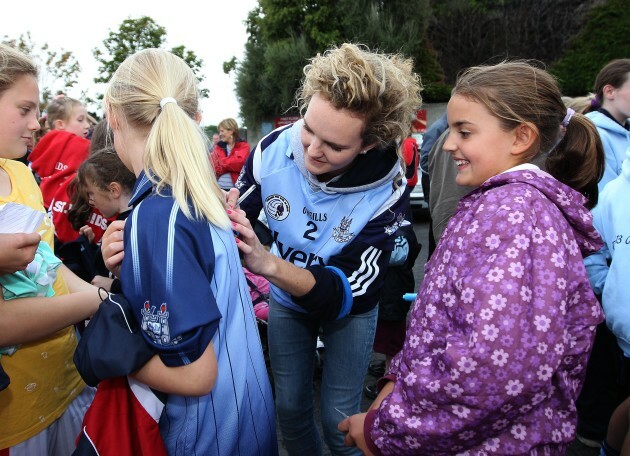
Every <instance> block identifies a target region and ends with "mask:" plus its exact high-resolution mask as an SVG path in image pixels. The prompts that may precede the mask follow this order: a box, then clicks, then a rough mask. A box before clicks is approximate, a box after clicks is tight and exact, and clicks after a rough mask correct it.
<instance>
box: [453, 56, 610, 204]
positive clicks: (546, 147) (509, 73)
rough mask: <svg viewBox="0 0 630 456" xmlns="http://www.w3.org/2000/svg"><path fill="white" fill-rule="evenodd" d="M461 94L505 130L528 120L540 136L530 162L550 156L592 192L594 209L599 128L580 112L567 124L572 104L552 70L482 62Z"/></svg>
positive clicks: (568, 178) (461, 84) (576, 184)
mask: <svg viewBox="0 0 630 456" xmlns="http://www.w3.org/2000/svg"><path fill="white" fill-rule="evenodd" d="M455 94H457V95H461V96H464V97H466V98H469V99H471V100H474V101H476V102H479V103H482V104H483V105H484V106H485V107H486V108H487V109H488V110H489V111H490V113H492V114H493V115H494V116H495V117H497V118H498V119H499V123H500V125H501V128H503V129H504V130H505V131H511V130H513V129H514V128H516V127H517V126H518V125H520V124H523V123H527V124H529V125H531V126H533V127H534V128H535V130H536V133H537V140H536V142H535V143H534V144H533V145H532V147H531V149H530V150H529V153H528V154H526V157H525V159H526V161H531V160H533V159H534V158H536V157H537V156H538V155H539V154H541V153H545V154H547V157H546V160H545V168H546V170H547V171H548V172H549V173H550V174H551V175H552V176H554V177H555V178H556V179H558V180H559V181H560V182H563V183H565V184H566V185H568V186H570V187H572V188H574V189H575V190H577V191H579V192H581V193H582V194H583V195H584V196H586V197H587V199H588V203H587V206H588V207H589V208H592V207H594V206H595V205H596V204H597V198H598V192H597V182H598V181H599V180H600V179H601V177H602V175H603V173H604V149H603V147H602V144H601V141H600V139H599V135H598V133H597V129H596V128H595V126H594V125H593V123H592V122H591V121H590V120H589V119H587V118H586V117H585V116H584V115H582V114H579V113H575V114H573V115H572V117H570V121H569V122H568V123H567V124H566V126H563V125H562V124H563V122H564V121H565V119H566V118H567V108H566V107H565V105H564V103H563V102H562V95H561V93H560V88H559V87H558V83H557V82H556V80H555V79H554V78H553V77H552V76H551V75H550V74H549V73H547V72H546V71H545V70H543V69H541V68H538V67H536V66H535V65H533V64H532V63H530V62H526V61H511V62H507V61H506V62H502V63H499V64H497V65H489V66H476V67H472V68H469V69H467V70H466V71H464V73H463V74H462V75H461V76H460V77H459V79H458V81H457V84H456V85H455V88H454V89H453V95H455Z"/></svg>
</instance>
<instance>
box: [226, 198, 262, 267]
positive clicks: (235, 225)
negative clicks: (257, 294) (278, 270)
mask: <svg viewBox="0 0 630 456" xmlns="http://www.w3.org/2000/svg"><path fill="white" fill-rule="evenodd" d="M227 214H228V217H229V218H230V221H231V222H232V230H234V234H235V236H236V246H237V247H238V249H239V250H240V251H241V252H242V254H243V259H244V260H245V266H247V269H249V270H250V271H252V272H253V273H255V274H262V275H264V274H265V273H266V272H267V271H266V270H265V269H266V267H268V266H270V265H271V263H272V261H270V260H273V258H269V256H270V255H271V254H270V253H269V252H268V251H267V249H265V247H264V246H263V245H262V244H261V243H260V241H259V240H258V236H256V233H255V232H254V229H253V228H252V225H251V223H249V220H248V219H247V217H245V212H244V211H242V210H241V209H238V208H237V209H228V210H227Z"/></svg>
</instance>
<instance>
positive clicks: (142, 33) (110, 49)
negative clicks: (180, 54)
mask: <svg viewBox="0 0 630 456" xmlns="http://www.w3.org/2000/svg"><path fill="white" fill-rule="evenodd" d="M164 41H166V29H165V28H164V27H161V26H159V25H158V24H156V23H155V21H154V20H153V19H151V18H150V17H147V16H142V17H140V18H138V19H131V18H129V19H125V20H124V21H123V22H122V24H120V26H119V28H118V30H117V31H112V30H110V31H109V35H108V36H107V38H106V39H105V40H103V46H104V48H105V50H102V49H100V48H95V49H93V50H92V54H93V55H94V58H95V59H96V60H97V61H98V62H99V63H100V67H99V69H98V71H99V73H100V76H98V77H96V78H95V79H94V82H97V83H98V82H108V81H109V80H110V79H111V77H112V76H113V74H114V72H115V71H116V69H117V68H118V67H119V66H120V64H121V63H122V62H123V61H124V60H125V59H126V58H127V57H128V56H130V55H132V54H134V53H135V52H137V51H139V50H141V49H148V48H159V47H161V46H162V45H163V44H164Z"/></svg>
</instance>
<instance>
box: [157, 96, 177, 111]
mask: <svg viewBox="0 0 630 456" xmlns="http://www.w3.org/2000/svg"><path fill="white" fill-rule="evenodd" d="M168 103H175V104H177V100H176V99H175V98H173V97H164V98H162V99H161V100H160V108H162V109H164V105H166V104H168Z"/></svg>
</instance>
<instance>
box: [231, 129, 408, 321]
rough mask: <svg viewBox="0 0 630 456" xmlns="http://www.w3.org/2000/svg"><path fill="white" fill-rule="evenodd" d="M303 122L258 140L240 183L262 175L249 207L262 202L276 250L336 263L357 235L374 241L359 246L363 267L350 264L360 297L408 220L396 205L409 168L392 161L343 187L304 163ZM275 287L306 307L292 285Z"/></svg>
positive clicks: (299, 260)
mask: <svg viewBox="0 0 630 456" xmlns="http://www.w3.org/2000/svg"><path fill="white" fill-rule="evenodd" d="M301 127H302V121H299V122H297V123H296V124H293V126H291V127H285V128H283V129H279V130H276V131H274V132H272V133H271V134H270V135H269V136H268V137H266V138H264V139H263V140H262V141H261V142H260V144H259V145H258V147H256V149H255V150H254V152H253V154H252V155H253V156H251V157H250V160H249V161H248V163H247V164H246V166H245V168H244V170H243V172H242V173H241V176H240V177H239V181H238V182H237V187H238V188H239V189H240V191H241V192H244V191H245V190H247V188H249V186H250V185H252V184H253V183H256V184H257V185H258V186H259V191H258V192H255V193H254V194H252V196H251V197H248V199H247V200H246V201H245V202H244V203H245V204H242V205H241V207H242V208H243V209H245V210H246V212H247V211H248V208H253V209H252V210H254V211H255V210H256V208H257V207H262V208H263V209H264V211H265V214H266V217H267V222H268V224H269V228H270V229H271V231H272V235H273V240H274V243H273V246H272V253H273V254H274V255H276V256H278V257H280V258H283V259H285V260H287V261H289V262H291V263H293V264H295V265H296V266H299V267H302V268H307V267H309V266H314V265H321V266H325V265H327V264H329V260H330V258H331V257H332V256H335V255H338V254H340V253H341V252H342V250H343V249H344V248H345V247H346V246H348V245H349V244H351V243H353V242H355V241H357V240H359V241H360V242H364V243H366V244H370V246H371V247H366V248H365V249H363V250H362V251H361V252H359V253H358V255H359V256H360V261H358V262H357V264H356V266H357V267H356V269H355V270H354V271H344V273H345V274H347V275H345V274H344V275H343V277H344V280H346V281H347V285H348V286H349V289H350V290H351V293H352V297H353V298H356V297H357V296H361V295H363V294H364V293H365V292H366V290H368V289H369V287H370V286H371V285H372V284H373V283H374V281H375V280H377V278H379V277H380V276H381V273H382V271H380V267H379V263H380V262H379V258H380V257H381V256H382V255H383V248H382V247H383V241H384V240H386V239H387V238H389V237H390V236H391V235H392V234H393V233H394V232H395V231H396V229H397V228H398V226H400V224H401V223H402V221H403V216H402V212H398V213H396V212H394V211H392V210H391V209H392V207H393V206H395V205H396V204H397V203H398V202H399V200H401V198H402V195H403V190H404V187H405V185H404V181H401V182H403V185H401V186H400V187H398V188H397V187H396V186H395V185H393V183H394V180H395V176H396V175H398V174H399V173H400V172H401V170H400V168H399V167H398V166H395V167H392V169H391V170H390V169H389V167H388V166H387V164H381V166H382V167H385V168H387V169H386V172H385V173H384V174H383V176H382V177H381V178H380V179H379V180H377V181H373V182H367V183H364V184H361V185H358V186H355V187H346V188H337V187H335V180H333V181H331V182H329V183H327V184H323V183H320V182H317V181H316V179H315V177H314V176H312V175H311V176H309V173H308V171H306V169H305V167H304V165H303V148H302V144H301V142H300V135H299V133H300V128H301ZM369 154H370V153H368V154H366V155H365V156H360V157H361V158H363V157H367V155H369ZM387 171H389V172H387ZM254 195H256V196H255V197H254ZM250 198H251V200H250ZM248 200H249V201H248ZM248 203H249V204H248ZM375 221H376V225H378V226H372V229H371V230H365V228H366V226H367V225H368V223H372V224H374V223H375ZM391 246H392V247H393V237H392V244H391ZM390 250H391V247H390ZM271 292H272V295H273V296H274V298H275V299H276V300H277V301H278V302H279V303H281V304H282V305H284V306H286V307H289V308H291V309H294V310H298V311H303V309H302V308H301V307H300V306H298V305H297V304H295V303H294V302H293V301H292V299H291V296H290V295H289V294H288V293H286V292H285V291H283V290H281V289H279V288H278V287H276V286H274V285H272V286H271Z"/></svg>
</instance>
